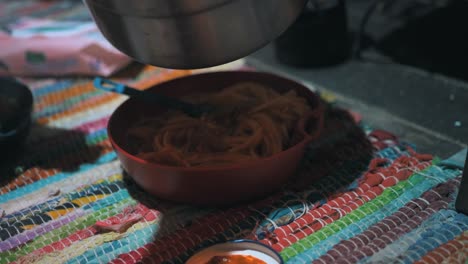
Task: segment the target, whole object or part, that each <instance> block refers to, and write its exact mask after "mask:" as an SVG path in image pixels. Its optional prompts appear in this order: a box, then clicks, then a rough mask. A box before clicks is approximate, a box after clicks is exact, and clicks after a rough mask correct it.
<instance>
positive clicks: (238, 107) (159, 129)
mask: <svg viewBox="0 0 468 264" xmlns="http://www.w3.org/2000/svg"><path fill="white" fill-rule="evenodd" d="M189 99H190V100H189ZM186 100H189V101H192V102H197V103H199V102H205V103H208V104H211V105H213V106H215V107H216V109H217V110H216V111H214V112H209V113H206V114H204V115H203V116H202V117H200V118H193V117H190V116H188V115H186V114H184V113H182V112H179V111H167V112H165V113H163V114H161V115H160V116H158V117H157V118H153V119H144V120H142V121H140V122H137V123H136V124H135V125H134V126H133V127H131V128H130V129H129V131H128V140H129V142H130V144H131V145H133V146H134V147H135V149H134V152H135V154H136V155H137V156H138V157H140V158H142V159H145V160H148V161H151V162H155V163H158V164H163V165H169V166H183V167H192V166H208V165H209V166H212V165H226V164H233V163H238V162H241V161H246V160H251V159H257V158H263V157H269V156H271V155H273V154H276V153H278V152H280V151H283V150H284V149H286V148H288V147H289V146H290V145H291V144H292V137H293V132H294V131H295V129H296V126H297V123H298V121H299V119H300V118H301V117H303V116H304V115H305V114H306V113H307V112H308V111H310V110H311V108H310V106H309V105H308V103H307V101H306V100H305V99H304V98H302V97H300V96H298V95H297V94H296V93H295V91H293V90H291V91H289V92H286V93H283V94H281V93H279V92H277V91H275V90H273V89H271V88H268V87H264V86H262V85H260V84H257V83H239V84H236V85H233V86H230V87H228V88H225V89H223V90H221V91H219V92H217V93H213V94H207V95H205V96H204V99H200V98H198V99H197V98H193V97H192V98H186ZM218 109H219V111H218Z"/></svg>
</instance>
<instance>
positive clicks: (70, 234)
mask: <svg viewBox="0 0 468 264" xmlns="http://www.w3.org/2000/svg"><path fill="white" fill-rule="evenodd" d="M187 74H190V72H188V71H171V70H162V69H158V68H153V67H147V68H146V69H145V70H144V71H143V72H142V73H140V74H139V76H137V77H136V78H134V79H128V80H126V81H127V82H129V83H131V84H132V85H134V86H137V87H148V86H151V85H152V84H154V83H157V82H160V81H162V80H167V79H171V78H175V77H179V76H184V75H187ZM28 84H29V85H30V87H31V89H32V91H33V93H34V98H35V112H34V119H35V122H36V124H35V126H34V127H33V130H32V134H31V136H30V138H29V141H28V144H27V147H26V152H25V154H24V155H22V156H21V159H20V160H19V161H17V163H15V164H14V166H10V167H9V169H6V170H3V171H4V172H5V173H6V174H4V175H2V177H6V178H7V179H11V180H8V181H7V182H4V184H3V185H2V187H1V189H0V193H1V195H0V204H1V206H0V207H1V210H2V211H1V215H2V218H1V222H0V262H1V263H9V262H13V263H104V262H111V263H136V262H151V263H183V262H184V261H185V260H187V259H188V258H189V257H190V256H191V255H192V254H193V253H194V252H196V251H197V250H199V249H201V248H203V247H206V246H209V245H211V244H214V243H217V242H222V241H226V240H232V239H238V238H249V239H255V240H258V241H260V242H262V243H264V244H266V245H269V246H271V247H272V248H274V249H275V250H277V251H278V252H280V254H281V256H282V258H283V259H284V260H285V262H286V263H378V262H385V263H389V262H390V263H392V262H396V263H412V262H420V263H463V262H464V261H465V260H466V258H467V254H468V252H467V250H468V247H467V242H468V216H465V215H463V214H458V213H457V212H455V211H454V198H455V197H456V193H457V188H458V185H459V182H460V177H461V168H462V165H463V164H454V163H453V162H452V163H450V162H449V161H441V160H438V159H437V158H434V157H432V156H431V155H427V154H420V153H417V152H416V151H415V150H414V146H412V145H411V144H407V143H404V142H400V141H399V140H398V138H397V137H395V136H394V135H392V134H390V133H388V132H385V131H381V130H374V129H372V128H369V127H367V126H365V125H364V124H360V125H359V127H357V126H356V128H357V129H355V130H353V131H351V132H350V133H347V134H345V135H341V136H340V137H338V138H337V139H336V140H332V141H330V142H328V143H327V141H324V142H326V144H324V145H322V146H318V147H317V146H311V147H310V151H309V152H308V154H307V155H308V159H305V161H306V162H304V163H303V164H302V166H301V170H300V173H299V174H298V178H297V179H296V182H300V184H295V185H294V184H291V185H288V186H286V187H285V188H284V189H283V190H281V191H280V192H277V193H275V194H273V195H271V196H270V197H267V198H265V199H262V200H260V201H254V202H252V203H251V204H249V205H239V206H234V207H230V208H223V209H216V208H195V207H190V206H185V205H177V204H171V203H168V202H163V201H159V200H158V199H156V198H153V197H149V196H148V195H146V194H145V193H144V192H143V191H142V190H141V189H139V187H138V186H136V185H135V184H134V183H133V181H132V180H130V179H129V178H128V177H126V176H125V175H124V173H123V172H122V170H121V168H120V166H119V162H118V161H117V160H116V156H115V153H114V152H113V150H112V148H111V146H110V144H109V141H108V138H107V134H106V130H105V126H106V122H107V119H108V117H109V115H110V114H111V113H112V111H113V109H114V108H115V107H116V106H117V105H118V104H120V103H121V102H122V100H124V98H123V97H121V96H118V95H108V94H105V93H102V92H100V91H97V90H95V89H93V88H92V87H91V82H90V81H89V80H85V79H82V80H72V79H62V80H60V81H57V80H41V81H31V82H28ZM346 116H347V114H346V113H345V112H344V111H339V110H333V111H331V113H330V115H329V117H328V119H329V120H332V121H330V122H328V124H329V125H328V129H330V131H336V127H334V125H333V124H334V122H333V120H335V121H336V120H340V122H341V121H342V120H343V118H345V117H346ZM362 131H364V132H362ZM318 175H321V176H323V177H322V178H321V179H319V180H313V179H315V178H316V177H317V176H318ZM299 176H300V177H299ZM308 180H309V182H307V181H308ZM299 186H301V187H299ZM304 186H305V187H304Z"/></svg>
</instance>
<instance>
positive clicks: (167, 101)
mask: <svg viewBox="0 0 468 264" xmlns="http://www.w3.org/2000/svg"><path fill="white" fill-rule="evenodd" d="M94 86H95V87H96V88H97V89H100V90H103V91H107V92H114V93H118V94H124V95H128V96H130V97H134V98H137V99H139V100H142V101H145V102H147V103H153V104H154V103H156V104H159V105H162V106H164V107H166V108H172V109H174V108H175V109H178V110H181V111H183V112H185V113H187V114H189V115H191V116H198V115H199V114H200V113H199V112H200V111H199V110H198V109H197V107H196V106H195V105H193V104H190V103H186V102H184V101H181V100H179V99H176V98H173V97H169V96H165V95H162V94H157V93H151V92H147V91H140V90H137V89H135V88H132V87H129V86H126V85H124V84H121V83H116V82H113V81H111V80H107V79H103V78H100V77H97V78H95V79H94Z"/></svg>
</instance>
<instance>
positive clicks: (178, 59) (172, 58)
mask: <svg viewBox="0 0 468 264" xmlns="http://www.w3.org/2000/svg"><path fill="white" fill-rule="evenodd" d="M84 2H85V3H86V5H87V7H88V9H89V10H90V11H91V14H92V16H93V18H94V20H95V22H96V24H97V26H98V28H99V29H100V31H101V32H102V33H103V35H104V36H105V37H106V38H107V40H109V42H110V43H111V44H112V45H114V46H115V47H116V48H117V49H119V50H120V51H122V52H123V53H125V54H127V55H129V56H130V57H132V58H134V59H136V60H137V61H140V62H142V63H146V64H152V65H156V66H160V67H165V68H173V69H195V68H204V67H209V66H214V65H219V64H223V63H227V62H230V61H233V60H236V59H238V58H241V57H244V56H246V55H248V54H250V53H252V52H253V51H255V50H257V49H259V48H261V47H262V46H264V45H266V44H267V43H269V42H270V41H272V40H273V39H275V38H276V37H278V36H279V35H280V34H281V33H282V32H283V31H285V30H286V29H287V28H288V26H289V25H291V24H292V23H293V22H294V20H295V19H296V17H298V16H299V14H300V12H301V10H302V8H303V7H304V5H305V3H306V0H136V1H129V0H84Z"/></svg>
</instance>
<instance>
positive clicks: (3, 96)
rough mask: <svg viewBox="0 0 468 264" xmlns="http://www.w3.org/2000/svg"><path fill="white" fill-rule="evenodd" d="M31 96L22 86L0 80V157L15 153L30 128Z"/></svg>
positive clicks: (25, 87) (16, 82) (27, 89)
mask: <svg viewBox="0 0 468 264" xmlns="http://www.w3.org/2000/svg"><path fill="white" fill-rule="evenodd" d="M32 109H33V96H32V93H31V91H30V90H29V88H28V87H27V86H25V85H24V84H22V83H20V82H18V81H16V80H14V79H11V78H0V150H1V151H0V156H2V155H9V154H12V153H13V152H16V151H17V150H18V149H19V148H20V147H21V145H22V144H23V143H24V142H25V140H26V138H27V136H28V134H29V131H30V127H31V114H32Z"/></svg>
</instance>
